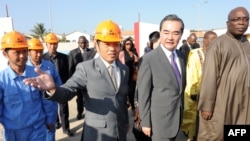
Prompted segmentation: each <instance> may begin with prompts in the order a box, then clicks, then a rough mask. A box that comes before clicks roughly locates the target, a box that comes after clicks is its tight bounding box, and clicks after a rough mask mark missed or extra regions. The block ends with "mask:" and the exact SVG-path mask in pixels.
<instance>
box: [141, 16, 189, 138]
mask: <svg viewBox="0 0 250 141" xmlns="http://www.w3.org/2000/svg"><path fill="white" fill-rule="evenodd" d="M183 30H184V23H183V21H182V19H180V18H179V17H178V16H177V15H168V16H166V17H164V18H163V19H162V21H161V23H160V45H159V47H157V48H156V49H154V50H152V51H150V52H149V53H147V54H145V55H144V56H143V57H142V58H141V64H140V68H139V73H138V79H137V86H138V96H139V99H138V103H139V113H140V117H141V126H142V131H143V132H144V134H146V135H147V136H152V141H174V140H175V138H176V136H177V133H178V131H179V129H180V123H181V115H182V109H183V92H184V88H185V73H186V72H185V59H184V56H183V54H182V53H181V52H180V51H179V50H177V49H176V47H177V45H178V43H179V41H180V39H181V36H182V34H183Z"/></svg>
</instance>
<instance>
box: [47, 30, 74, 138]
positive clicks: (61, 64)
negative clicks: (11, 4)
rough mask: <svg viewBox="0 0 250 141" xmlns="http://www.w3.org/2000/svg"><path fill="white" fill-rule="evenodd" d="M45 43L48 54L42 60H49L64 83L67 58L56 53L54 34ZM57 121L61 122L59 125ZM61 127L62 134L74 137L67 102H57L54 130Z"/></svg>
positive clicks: (56, 41) (66, 76)
mask: <svg viewBox="0 0 250 141" xmlns="http://www.w3.org/2000/svg"><path fill="white" fill-rule="evenodd" d="M45 42H46V46H47V49H48V52H46V53H45V54H43V59H45V60H49V61H50V62H52V63H53V64H54V65H55V67H56V70H57V72H58V73H59V76H60V78H61V80H62V83H65V82H66V81H67V80H68V79H69V70H68V68H69V65H68V62H69V61H68V56H67V55H66V54H63V53H60V52H57V48H58V42H59V40H58V38H57V36H56V35H55V34H54V33H49V34H47V35H46V36H45ZM59 119H60V120H61V123H60V120H59ZM61 126H62V130H63V133H64V134H67V135H68V136H73V135H74V134H73V133H72V132H71V131H70V124H69V106H68V102H59V117H58V119H57V124H56V128H57V129H58V128H60V127H61Z"/></svg>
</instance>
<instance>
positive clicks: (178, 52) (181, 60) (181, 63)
mask: <svg viewBox="0 0 250 141" xmlns="http://www.w3.org/2000/svg"><path fill="white" fill-rule="evenodd" d="M176 53H177V56H178V58H179V63H180V67H181V82H182V85H181V90H182V89H183V84H184V83H185V82H184V81H186V79H185V78H186V72H185V70H186V68H185V67H186V65H185V61H184V57H183V56H182V55H181V52H180V51H179V50H176Z"/></svg>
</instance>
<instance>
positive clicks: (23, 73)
mask: <svg viewBox="0 0 250 141" xmlns="http://www.w3.org/2000/svg"><path fill="white" fill-rule="evenodd" d="M1 47H2V50H3V54H4V56H5V57H6V58H7V59H8V62H9V65H8V66H7V67H6V68H5V69H4V70H2V71H1V72H0V123H1V124H2V125H3V127H4V130H5V133H4V136H5V139H6V141H44V140H45V139H46V130H47V129H46V121H49V120H51V118H50V117H47V116H46V113H47V112H49V111H50V110H52V109H53V106H51V105H50V104H51V102H50V103H48V102H46V100H45V99H43V96H42V93H41V91H40V90H39V89H37V88H35V87H32V86H28V85H25V84H24V83H23V80H24V79H25V78H28V77H36V76H37V75H38V74H37V73H36V72H35V71H34V67H31V66H28V65H26V62H27V58H28V44H27V41H26V38H25V37H24V35H22V34H21V33H19V32H17V31H12V32H9V33H7V34H5V35H4V36H3V37H2V40H1Z"/></svg>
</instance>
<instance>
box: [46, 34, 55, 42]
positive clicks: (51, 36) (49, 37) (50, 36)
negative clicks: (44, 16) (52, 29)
mask: <svg viewBox="0 0 250 141" xmlns="http://www.w3.org/2000/svg"><path fill="white" fill-rule="evenodd" d="M45 42H46V43H58V38H57V36H56V35H55V34H54V33H49V34H47V35H46V37H45Z"/></svg>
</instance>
